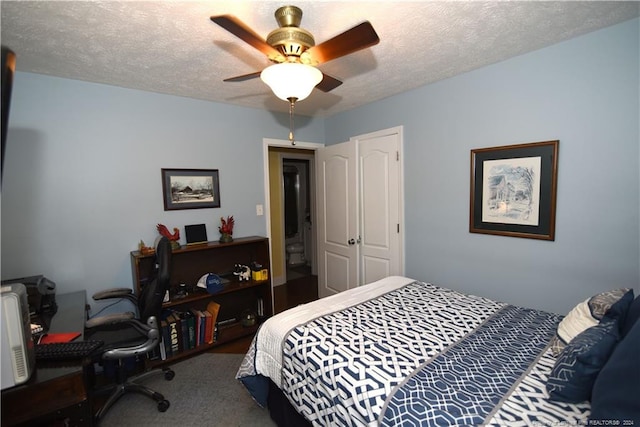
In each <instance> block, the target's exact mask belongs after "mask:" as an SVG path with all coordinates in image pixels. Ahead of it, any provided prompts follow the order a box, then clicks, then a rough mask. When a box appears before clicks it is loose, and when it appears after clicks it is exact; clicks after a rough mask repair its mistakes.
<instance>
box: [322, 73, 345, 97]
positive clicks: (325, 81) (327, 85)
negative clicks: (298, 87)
mask: <svg viewBox="0 0 640 427" xmlns="http://www.w3.org/2000/svg"><path fill="white" fill-rule="evenodd" d="M341 84H342V82H341V81H340V80H338V79H336V78H333V77H331V76H330V75H328V74H325V73H322V80H321V81H320V83H318V84H317V85H316V88H317V89H320V90H321V91H323V92H330V91H332V90H334V89H335V88H337V87H338V86H340V85H341Z"/></svg>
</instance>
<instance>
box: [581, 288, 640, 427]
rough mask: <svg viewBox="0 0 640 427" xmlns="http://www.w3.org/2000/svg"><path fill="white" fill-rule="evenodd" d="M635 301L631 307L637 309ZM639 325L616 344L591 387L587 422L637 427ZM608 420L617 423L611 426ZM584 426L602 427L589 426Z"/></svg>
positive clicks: (639, 422)
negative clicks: (589, 410) (594, 421)
mask: <svg viewBox="0 0 640 427" xmlns="http://www.w3.org/2000/svg"><path fill="white" fill-rule="evenodd" d="M639 298H640V297H638V298H636V300H635V301H634V304H636V307H640V303H637V301H638V299H639ZM639 354H640V322H635V324H634V326H633V328H631V329H630V330H629V332H628V334H627V336H626V337H625V338H624V339H623V340H622V341H620V343H618V345H617V346H616V348H615V350H613V353H612V354H611V357H610V358H609V360H608V361H607V363H606V364H605V365H604V367H603V368H602V370H601V371H600V374H599V375H598V377H597V378H596V381H595V384H594V385H593V393H592V397H591V417H590V420H600V421H605V420H606V421H607V422H609V423H610V424H609V425H620V426H622V425H636V426H640V405H639V404H638V396H640V357H638V355H639ZM612 420H616V421H618V423H616V424H614V423H612ZM588 425H604V424H603V423H591V422H589V423H588Z"/></svg>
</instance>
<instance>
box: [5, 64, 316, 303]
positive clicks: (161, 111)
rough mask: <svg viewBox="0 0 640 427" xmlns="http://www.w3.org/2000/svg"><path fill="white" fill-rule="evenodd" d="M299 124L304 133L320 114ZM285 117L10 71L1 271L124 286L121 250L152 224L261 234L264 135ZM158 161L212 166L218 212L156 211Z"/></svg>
mask: <svg viewBox="0 0 640 427" xmlns="http://www.w3.org/2000/svg"><path fill="white" fill-rule="evenodd" d="M302 122H303V121H302V120H298V123H297V126H298V129H297V136H298V137H299V138H300V139H301V140H305V141H315V142H321V141H323V140H324V126H323V124H324V121H323V120H321V119H317V120H306V121H305V123H306V124H305V125H304V126H303V125H302ZM282 123H285V124H288V117H282V118H281V117H274V115H273V114H271V113H269V112H266V111H262V110H258V109H249V108H242V107H235V106H231V105H226V104H216V103H211V102H205V101H198V100H193V99H187V98H181V97H175V96H167V95H161V94H156V93H149V92H142V91H136V90H129V89H123V88H117V87H111V86H105V85H100V84H93V83H86V82H81V81H74V80H67V79H60V78H54V77H48V76H43V75H37V74H30V73H20V72H18V73H17V75H16V80H15V84H14V90H13V99H12V105H11V116H10V126H9V129H8V131H9V132H8V138H7V142H8V144H7V151H6V162H5V165H4V167H5V170H4V177H3V185H2V278H3V279H8V278H15V277H23V276H26V275H32V274H44V275H46V276H47V277H49V278H51V279H52V280H54V281H55V282H57V284H58V287H59V292H70V291H74V290H79V289H87V290H88V294H89V295H91V294H92V293H93V292H94V291H96V290H99V289H103V288H106V287H110V286H114V285H116V286H125V287H131V286H132V278H131V263H130V259H129V252H130V251H132V250H135V249H136V248H137V243H138V242H139V241H140V240H141V239H142V240H144V241H145V243H147V245H150V246H152V245H153V242H154V240H155V238H156V236H157V235H158V233H157V231H156V229H155V226H156V224H157V223H163V224H165V225H167V226H168V227H169V228H172V227H179V228H180V230H181V235H182V236H181V242H182V243H185V240H184V228H183V227H184V225H185V224H197V223H205V224H206V226H207V232H208V237H209V239H210V240H215V239H217V238H218V237H219V233H218V229H217V227H218V225H219V223H220V217H221V216H223V215H224V216H227V215H234V217H235V219H236V228H235V229H234V234H235V235H236V236H249V235H266V223H265V219H264V218H265V217H264V216H260V217H258V216H256V208H255V205H256V204H258V203H262V204H264V203H265V200H264V179H263V158H262V157H263V148H262V139H263V138H265V137H268V138H280V139H286V138H287V135H288V129H287V128H286V127H284V126H283V125H282ZM161 168H203V169H218V170H219V174H220V199H221V207H220V208H219V209H191V210H180V211H164V207H163V198H162V180H161V173H160V169H161Z"/></svg>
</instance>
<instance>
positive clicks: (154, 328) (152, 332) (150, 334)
mask: <svg viewBox="0 0 640 427" xmlns="http://www.w3.org/2000/svg"><path fill="white" fill-rule="evenodd" d="M127 323H128V324H129V325H130V326H132V327H133V328H135V329H136V330H138V331H140V332H142V333H143V334H145V335H146V336H147V340H146V341H145V342H144V343H142V344H139V345H135V346H130V347H121V348H114V349H112V350H107V351H105V352H104V353H103V354H102V358H103V359H107V360H108V359H111V360H113V359H124V358H125V357H131V356H137V355H139V354H146V353H148V352H149V351H151V350H153V349H154V348H156V347H157V346H158V344H159V343H160V329H159V328H158V321H157V320H156V318H155V316H151V317H149V319H148V320H147V324H146V325H145V324H144V323H142V322H140V321H139V320H136V319H133V320H129V321H127Z"/></svg>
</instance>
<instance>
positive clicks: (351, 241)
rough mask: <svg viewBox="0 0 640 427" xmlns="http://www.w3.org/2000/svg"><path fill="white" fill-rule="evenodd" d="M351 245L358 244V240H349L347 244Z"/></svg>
mask: <svg viewBox="0 0 640 427" xmlns="http://www.w3.org/2000/svg"><path fill="white" fill-rule="evenodd" d="M347 243H348V244H350V245H355V244H356V240H355V239H349V241H348V242H347Z"/></svg>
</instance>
